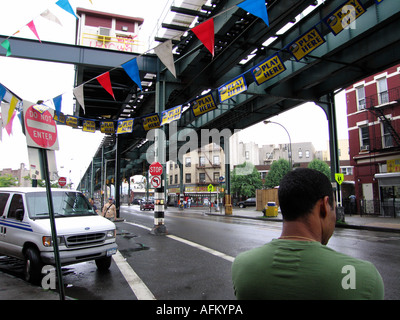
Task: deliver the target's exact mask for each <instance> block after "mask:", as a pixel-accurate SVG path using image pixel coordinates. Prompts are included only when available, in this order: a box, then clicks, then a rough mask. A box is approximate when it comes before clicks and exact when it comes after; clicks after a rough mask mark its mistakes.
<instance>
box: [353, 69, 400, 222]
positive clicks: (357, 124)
mask: <svg viewBox="0 0 400 320" xmlns="http://www.w3.org/2000/svg"><path fill="white" fill-rule="evenodd" d="M346 102H347V123H348V132H349V149H350V150H349V151H350V161H351V165H352V166H353V167H354V181H355V196H356V200H357V204H358V210H359V212H360V213H368V214H380V215H386V216H394V214H395V213H396V215H397V216H399V215H400V135H399V132H400V65H396V66H393V67H391V68H389V69H387V70H385V71H382V72H380V73H378V74H375V75H372V76H370V77H368V78H365V79H363V80H362V81H359V82H357V83H355V84H353V85H352V86H350V87H348V88H347V89H346Z"/></svg>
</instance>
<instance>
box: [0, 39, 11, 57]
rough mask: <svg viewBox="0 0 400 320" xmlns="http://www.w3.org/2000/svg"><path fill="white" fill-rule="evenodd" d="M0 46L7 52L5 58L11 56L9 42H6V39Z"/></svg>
mask: <svg viewBox="0 0 400 320" xmlns="http://www.w3.org/2000/svg"><path fill="white" fill-rule="evenodd" d="M1 46H2V47H3V48H4V49H6V50H7V53H6V57H8V56H11V46H10V41H8V39H6V40H4V41H3V42H2V43H1Z"/></svg>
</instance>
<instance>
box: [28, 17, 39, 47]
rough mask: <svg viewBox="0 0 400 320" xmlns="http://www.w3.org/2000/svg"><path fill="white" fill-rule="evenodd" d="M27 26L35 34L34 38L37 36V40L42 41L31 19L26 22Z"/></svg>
mask: <svg viewBox="0 0 400 320" xmlns="http://www.w3.org/2000/svg"><path fill="white" fill-rule="evenodd" d="M28 27H29V29H31V31H32V32H33V33H34V34H35V36H36V38H38V40H39V42H40V43H42V41H40V38H39V35H38V33H37V31H36V27H35V24H34V23H33V20H32V21H31V22H29V23H28Z"/></svg>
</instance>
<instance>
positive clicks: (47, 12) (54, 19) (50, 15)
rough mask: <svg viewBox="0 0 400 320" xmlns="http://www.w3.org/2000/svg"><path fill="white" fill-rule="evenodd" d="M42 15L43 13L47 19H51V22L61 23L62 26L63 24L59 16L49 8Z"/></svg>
mask: <svg viewBox="0 0 400 320" xmlns="http://www.w3.org/2000/svg"><path fill="white" fill-rule="evenodd" d="M40 15H41V16H42V17H43V18H45V19H47V20H50V21H51V22H54V23H57V24H59V25H60V26H62V23H61V21H60V20H58V18H57V17H56V16H55V15H54V14H53V13H52V12H50V10H49V9H46V10H45V11H43V12H42V13H41V14H40Z"/></svg>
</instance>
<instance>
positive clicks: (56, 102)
mask: <svg viewBox="0 0 400 320" xmlns="http://www.w3.org/2000/svg"><path fill="white" fill-rule="evenodd" d="M53 103H54V107H55V108H56V114H57V117H58V118H60V112H61V103H62V94H61V95H59V96H57V97H55V98H53Z"/></svg>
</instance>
